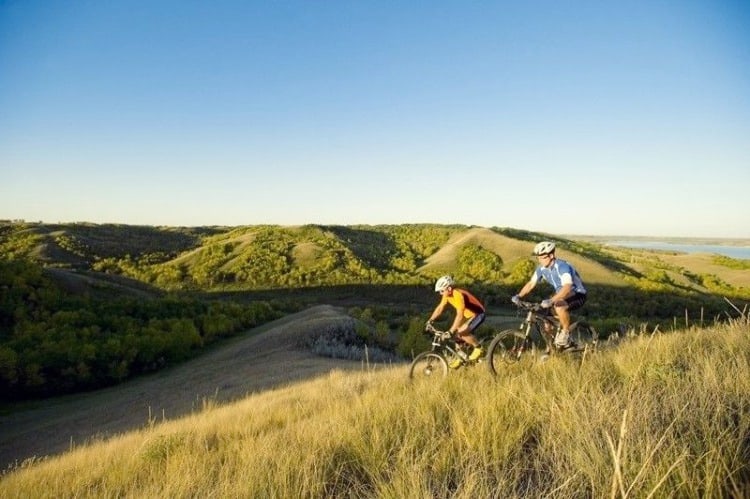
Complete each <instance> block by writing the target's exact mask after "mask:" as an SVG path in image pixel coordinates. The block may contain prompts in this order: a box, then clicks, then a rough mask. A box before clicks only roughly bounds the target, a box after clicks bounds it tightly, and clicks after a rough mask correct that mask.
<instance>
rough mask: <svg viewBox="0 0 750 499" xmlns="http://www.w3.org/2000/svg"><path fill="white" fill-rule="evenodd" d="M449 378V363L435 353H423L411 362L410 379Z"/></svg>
mask: <svg viewBox="0 0 750 499" xmlns="http://www.w3.org/2000/svg"><path fill="white" fill-rule="evenodd" d="M446 376H448V362H447V361H446V360H445V358H444V357H443V356H442V355H440V354H437V353H435V352H422V353H420V354H419V355H417V356H416V357H414V360H413V361H412V362H411V366H410V367H409V379H420V378H422V379H430V378H437V379H441V378H444V377H446Z"/></svg>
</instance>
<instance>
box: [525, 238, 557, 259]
mask: <svg viewBox="0 0 750 499" xmlns="http://www.w3.org/2000/svg"><path fill="white" fill-rule="evenodd" d="M554 252H555V243H553V242H552V241H542V242H541V243H539V244H537V245H536V246H534V251H533V252H532V253H531V254H532V255H536V256H539V255H546V254H548V253H554Z"/></svg>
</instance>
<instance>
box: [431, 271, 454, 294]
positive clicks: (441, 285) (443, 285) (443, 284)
mask: <svg viewBox="0 0 750 499" xmlns="http://www.w3.org/2000/svg"><path fill="white" fill-rule="evenodd" d="M451 286H453V278H452V277H451V276H449V275H444V276H443V277H441V278H440V279H438V280H437V282H436V283H435V292H436V293H442V292H443V291H445V290H446V289H448V288H449V287H451Z"/></svg>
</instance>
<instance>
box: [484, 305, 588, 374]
mask: <svg viewBox="0 0 750 499" xmlns="http://www.w3.org/2000/svg"><path fill="white" fill-rule="evenodd" d="M516 306H517V307H518V308H519V309H520V310H522V311H525V312H526V316H525V318H524V319H523V320H522V321H521V324H520V325H519V326H518V329H505V330H503V331H500V332H499V333H497V334H496V335H495V337H494V338H493V339H492V341H491V342H490V346H489V348H488V349H487V356H486V357H485V360H486V362H487V368H488V369H489V370H490V372H491V373H492V374H493V375H498V374H500V372H501V371H502V369H503V368H504V367H507V366H509V365H512V364H519V365H531V364H532V363H533V362H534V361H536V360H537V359H541V360H546V359H547V358H548V357H549V356H550V355H557V354H564V355H568V354H580V353H587V352H590V351H593V350H595V349H596V347H597V344H598V342H599V334H598V333H597V332H596V329H594V328H593V327H592V326H591V325H589V324H587V323H586V322H585V321H583V320H575V321H574V322H572V323H571V325H570V337H571V339H572V340H573V346H572V347H568V348H565V349H560V348H558V347H556V346H555V343H554V338H555V335H556V334H557V332H558V331H560V320H559V319H558V318H557V317H555V316H554V315H553V314H552V311H551V310H550V309H548V308H543V307H542V306H541V304H540V303H531V302H525V301H521V302H518V304H517V305H516Z"/></svg>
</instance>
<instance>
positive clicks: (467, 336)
mask: <svg viewBox="0 0 750 499" xmlns="http://www.w3.org/2000/svg"><path fill="white" fill-rule="evenodd" d="M482 322H484V314H477V315H475V316H474V317H472V318H471V319H469V320H468V321H467V322H465V323H464V324H463V325H462V326H461V327H460V328H459V332H461V331H462V330H463V334H462V336H461V338H463V340H464V341H466V343H468V344H469V345H471V346H473V347H474V350H472V351H471V355H469V360H477V359H478V358H479V357H481V356H482V348H481V347H480V346H479V341H477V338H476V336H474V334H472V333H473V332H474V330H475V329H476V328H478V327H479V325H480V324H481V323H482ZM459 334H461V333H459Z"/></svg>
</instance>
